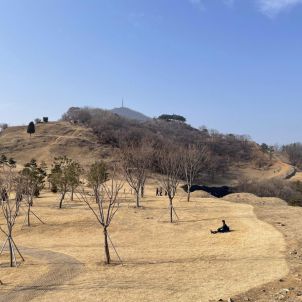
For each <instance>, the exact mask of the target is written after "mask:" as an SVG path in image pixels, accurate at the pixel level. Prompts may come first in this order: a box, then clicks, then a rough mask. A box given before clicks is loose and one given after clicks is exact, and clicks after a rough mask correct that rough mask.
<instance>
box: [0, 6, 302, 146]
mask: <svg viewBox="0 0 302 302" xmlns="http://www.w3.org/2000/svg"><path fill="white" fill-rule="evenodd" d="M123 97H124V98H125V105H126V106H127V107H130V108H132V109H135V110H138V111H141V112H143V113H145V114H147V115H149V116H151V117H153V116H158V115H159V114H161V113H175V114H182V115H184V116H185V117H186V118H187V119H188V122H189V123H190V124H191V125H193V126H196V127H198V126H201V125H206V126H208V127H209V128H214V129H217V130H219V131H222V132H231V133H237V134H249V135H251V137H252V138H253V139H255V140H256V141H258V142H268V143H271V144H273V143H276V142H278V143H281V144H282V143H288V142H292V141H302V131H301V113H302V1H301V0H233V1H232V0H0V104H1V106H0V122H7V123H9V124H23V123H24V124H25V123H26V124H27V123H28V122H29V121H30V120H32V119H34V118H36V117H42V116H49V117H50V119H57V118H59V117H60V116H61V114H62V113H63V112H65V111H66V110H67V109H68V108H69V107H70V106H92V107H101V108H113V107H118V106H120V104H121V99H122V98H123Z"/></svg>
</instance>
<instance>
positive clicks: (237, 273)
mask: <svg viewBox="0 0 302 302" xmlns="http://www.w3.org/2000/svg"><path fill="white" fill-rule="evenodd" d="M127 192H128V188H127ZM154 192H155V187H154V185H152V186H149V188H148V190H147V192H146V193H147V195H146V197H145V198H144V200H143V203H142V204H143V208H142V209H136V208H134V207H133V206H134V196H131V195H130V194H129V193H127V194H126V196H125V200H124V202H123V203H122V207H121V209H120V210H119V212H118V214H117V216H116V217H115V218H114V220H113V223H112V226H111V227H110V235H111V238H112V240H113V241H114V243H115V245H116V248H117V250H118V252H119V254H120V256H121V257H122V259H123V262H124V263H123V265H120V264H118V261H116V265H111V266H104V265H103V264H102V261H103V248H102V244H103V242H102V240H103V237H102V233H101V229H100V228H99V226H98V224H97V222H96V221H95V218H94V217H93V216H92V215H91V213H90V211H89V210H88V209H87V207H86V206H85V205H83V204H80V203H79V202H77V201H75V202H73V203H71V202H67V203H66V208H64V209H62V210H59V209H58V208H57V206H58V204H57V201H56V197H55V195H53V194H52V193H44V194H43V195H42V197H41V198H39V199H38V200H37V201H36V205H35V207H34V210H35V211H36V212H37V213H39V215H40V216H41V217H42V218H43V219H44V220H46V222H47V224H46V225H39V224H36V225H35V226H34V227H31V228H23V230H20V228H21V226H20V225H19V226H17V228H16V233H15V241H16V243H17V244H18V245H20V246H22V247H32V248H35V249H36V251H40V252H41V251H42V252H43V251H45V250H47V251H50V252H51V251H52V252H56V253H61V254H62V255H68V256H69V257H72V258H68V259H74V261H75V262H81V263H83V264H84V266H83V267H82V268H81V269H80V270H79V271H78V272H77V274H76V276H75V278H73V279H69V280H67V281H65V283H62V284H61V283H60V282H59V284H57V285H56V286H55V287H51V288H49V286H50V284H46V283H45V282H43V280H44V279H45V280H46V281H47V280H49V275H48V276H47V272H48V271H49V267H51V266H52V267H53V266H54V265H57V267H58V271H60V270H61V269H63V270H64V269H65V270H66V269H68V265H75V264H74V263H70V264H68V261H66V259H64V257H63V258H60V256H58V258H57V259H56V261H55V262H56V263H54V261H53V259H52V256H51V255H50V256H49V259H48V258H46V259H37V258H29V257H28V256H27V254H28V252H27V251H26V250H24V249H23V250H24V253H25V256H26V258H27V261H26V262H25V263H23V264H22V265H21V267H19V268H18V269H9V268H6V267H5V265H4V263H7V255H6V256H1V257H0V261H1V270H0V274H1V275H0V279H1V280H2V281H3V282H4V283H5V285H4V286H1V287H0V301H2V300H1V296H3V295H4V294H5V293H7V292H10V291H12V290H13V289H14V288H15V287H18V286H21V285H22V286H25V288H27V289H28V288H30V289H31V290H33V291H36V292H38V291H42V293H44V294H43V295H41V296H39V295H38V294H37V296H36V297H33V298H34V299H33V300H32V301H36V302H38V301H39V302H40V301H182V302H183V301H208V300H210V299H219V298H222V297H228V296H232V295H234V294H238V293H240V292H243V291H246V290H248V289H250V288H253V287H255V286H258V285H261V284H263V283H266V282H269V281H272V280H274V279H277V278H281V277H282V276H284V275H286V274H287V272H288V267H287V264H286V261H285V259H284V251H285V242H284V239H283V237H282V235H281V233H279V232H278V231H277V230H276V229H275V228H274V227H272V226H271V225H269V224H267V223H264V222H261V221H259V220H258V219H257V218H256V216H255V215H254V212H253V208H252V206H250V205H242V204H235V203H230V202H227V201H224V200H220V199H211V198H200V197H197V196H198V192H197V193H194V194H193V197H192V202H190V203H187V202H186V201H185V196H184V194H180V195H179V196H178V197H177V198H176V200H175V207H176V210H177V213H178V215H179V217H180V222H178V223H175V224H170V223H168V222H167V221H168V211H167V204H168V202H167V200H166V198H165V197H155V196H154ZM132 199H133V202H132ZM160 218H161V219H160ZM223 218H225V219H226V221H227V223H228V224H229V225H230V226H231V228H232V229H233V230H234V231H233V232H231V233H228V234H220V235H211V234H210V232H209V230H210V229H213V228H216V227H218V226H219V225H220V223H221V219H223ZM22 221H23V217H20V219H19V223H21V222H22ZM1 239H3V238H1ZM29 254H30V253H29ZM57 255H59V254H57ZM112 256H113V258H114V259H115V260H117V258H116V257H115V255H114V252H113V251H112ZM60 259H61V260H60ZM66 262H67V264H66ZM71 262H73V261H71ZM64 265H65V266H64ZM29 276H30V277H29ZM32 276H34V277H32ZM45 276H46V277H47V278H48V279H47V278H45ZM43 278H44V279H43ZM58 278H59V277H58ZM36 279H38V280H39V282H37V281H35V282H36V284H38V286H37V287H36V288H33V287H32V286H33V285H35V282H32V281H33V280H36ZM63 279H64V278H63ZM63 279H62V280H63ZM59 281H60V280H59ZM63 281H64V280H63ZM43 291H44V292H43ZM21 296H22V292H20V296H19V297H21ZM4 297H5V296H4ZM3 301H4V300H3ZM17 301H24V300H22V299H20V300H17Z"/></svg>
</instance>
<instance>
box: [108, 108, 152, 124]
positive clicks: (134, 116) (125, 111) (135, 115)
mask: <svg viewBox="0 0 302 302" xmlns="http://www.w3.org/2000/svg"><path fill="white" fill-rule="evenodd" d="M110 111H111V112H112V113H115V114H117V115H119V116H121V117H125V118H128V119H131V120H137V121H140V122H147V121H149V120H151V118H150V117H148V116H146V115H144V114H143V113H140V112H138V111H135V110H132V109H130V108H127V107H119V108H114V109H112V110H110Z"/></svg>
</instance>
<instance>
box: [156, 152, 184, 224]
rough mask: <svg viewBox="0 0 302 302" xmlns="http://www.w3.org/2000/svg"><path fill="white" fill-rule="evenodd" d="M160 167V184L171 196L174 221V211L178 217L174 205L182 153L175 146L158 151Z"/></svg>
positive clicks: (171, 215) (170, 201)
mask: <svg viewBox="0 0 302 302" xmlns="http://www.w3.org/2000/svg"><path fill="white" fill-rule="evenodd" d="M157 161H158V169H159V171H160V174H161V176H160V184H161V186H162V187H163V189H164V191H165V192H166V194H167V196H168V198H169V212H170V222H171V223H172V222H173V213H174V214H175V216H176V217H177V218H178V216H177V214H176V211H175V209H174V206H173V199H174V197H175V195H176V191H177V187H178V185H179V181H180V176H181V173H182V164H181V155H180V152H179V150H178V149H176V148H174V147H173V146H165V147H164V148H162V149H161V150H159V151H158V152H157Z"/></svg>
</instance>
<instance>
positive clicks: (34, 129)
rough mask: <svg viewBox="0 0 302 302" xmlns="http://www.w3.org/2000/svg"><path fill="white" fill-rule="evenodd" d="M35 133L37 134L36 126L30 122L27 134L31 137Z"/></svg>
mask: <svg viewBox="0 0 302 302" xmlns="http://www.w3.org/2000/svg"><path fill="white" fill-rule="evenodd" d="M35 132H36V127H35V124H34V122H30V123H29V124H28V126H27V133H29V135H30V136H31V135H32V134H33V133H35Z"/></svg>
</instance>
